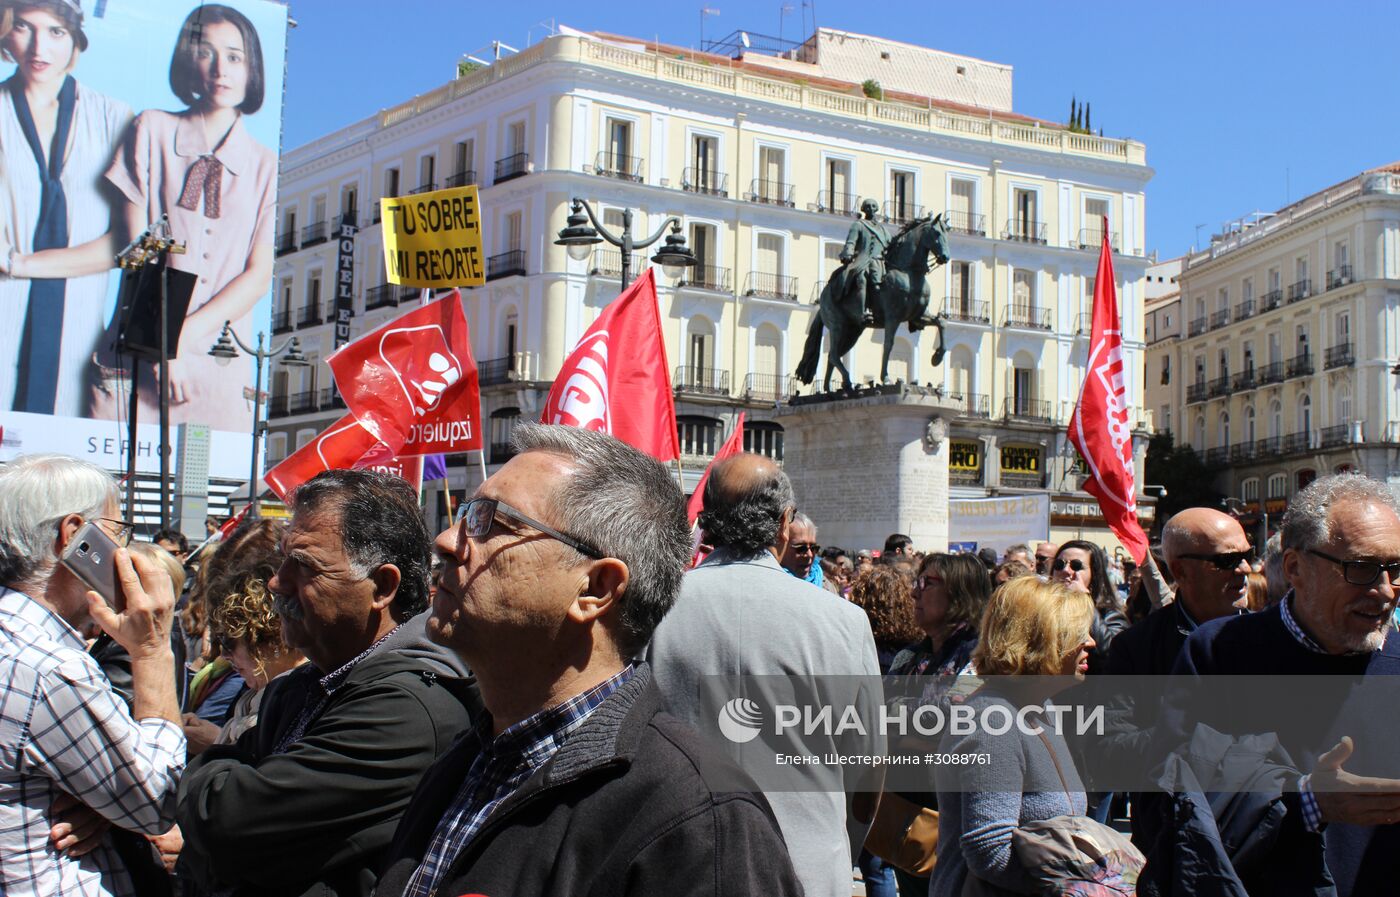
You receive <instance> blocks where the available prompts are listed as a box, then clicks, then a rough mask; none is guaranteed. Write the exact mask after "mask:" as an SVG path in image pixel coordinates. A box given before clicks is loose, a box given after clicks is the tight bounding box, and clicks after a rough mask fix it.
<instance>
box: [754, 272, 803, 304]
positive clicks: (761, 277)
mask: <svg viewBox="0 0 1400 897" xmlns="http://www.w3.org/2000/svg"><path fill="white" fill-rule="evenodd" d="M744 295H745V296H755V297H757V298H760V299H781V300H783V301H785V302H796V301H797V278H796V277H789V276H787V275H786V274H770V273H768V272H767V271H750V272H749V276H748V278H747V279H746V280H745V281H744Z"/></svg>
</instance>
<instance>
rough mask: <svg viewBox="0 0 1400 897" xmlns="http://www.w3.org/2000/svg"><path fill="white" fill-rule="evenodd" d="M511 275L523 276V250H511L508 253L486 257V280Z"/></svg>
mask: <svg viewBox="0 0 1400 897" xmlns="http://www.w3.org/2000/svg"><path fill="white" fill-rule="evenodd" d="M512 274H519V275H521V276H522V277H523V276H524V274H525V250H523V249H512V250H511V251H510V252H502V253H501V254H500V255H492V256H488V257H487V259H486V279H487V280H495V279H496V278H498V277H509V276H511V275H512Z"/></svg>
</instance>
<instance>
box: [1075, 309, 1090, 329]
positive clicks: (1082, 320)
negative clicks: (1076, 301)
mask: <svg viewBox="0 0 1400 897" xmlns="http://www.w3.org/2000/svg"><path fill="white" fill-rule="evenodd" d="M1093 328H1094V313H1093V312H1091V311H1081V312H1080V313H1079V314H1077V315H1075V316H1074V332H1075V334H1076V335H1080V334H1083V335H1087V334H1088V333H1089V331H1090V330H1092V329H1093Z"/></svg>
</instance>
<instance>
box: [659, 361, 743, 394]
mask: <svg viewBox="0 0 1400 897" xmlns="http://www.w3.org/2000/svg"><path fill="white" fill-rule="evenodd" d="M671 386H672V387H674V388H675V390H676V392H678V393H689V394H690V395H697V396H727V395H729V372H728V371H724V370H720V369H719V368H703V367H690V366H689V365H681V366H680V367H678V368H676V375H675V376H674V377H672V378H671Z"/></svg>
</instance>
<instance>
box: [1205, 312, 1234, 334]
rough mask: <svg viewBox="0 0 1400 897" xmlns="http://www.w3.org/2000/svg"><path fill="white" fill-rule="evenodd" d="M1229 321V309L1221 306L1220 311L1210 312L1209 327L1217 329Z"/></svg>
mask: <svg viewBox="0 0 1400 897" xmlns="http://www.w3.org/2000/svg"><path fill="white" fill-rule="evenodd" d="M1228 323H1230V310H1229V309H1228V308H1222V309H1220V311H1217V312H1212V313H1211V316H1210V329H1211V330H1218V329H1220V328H1221V327H1224V326H1225V325H1226V324H1228Z"/></svg>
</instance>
